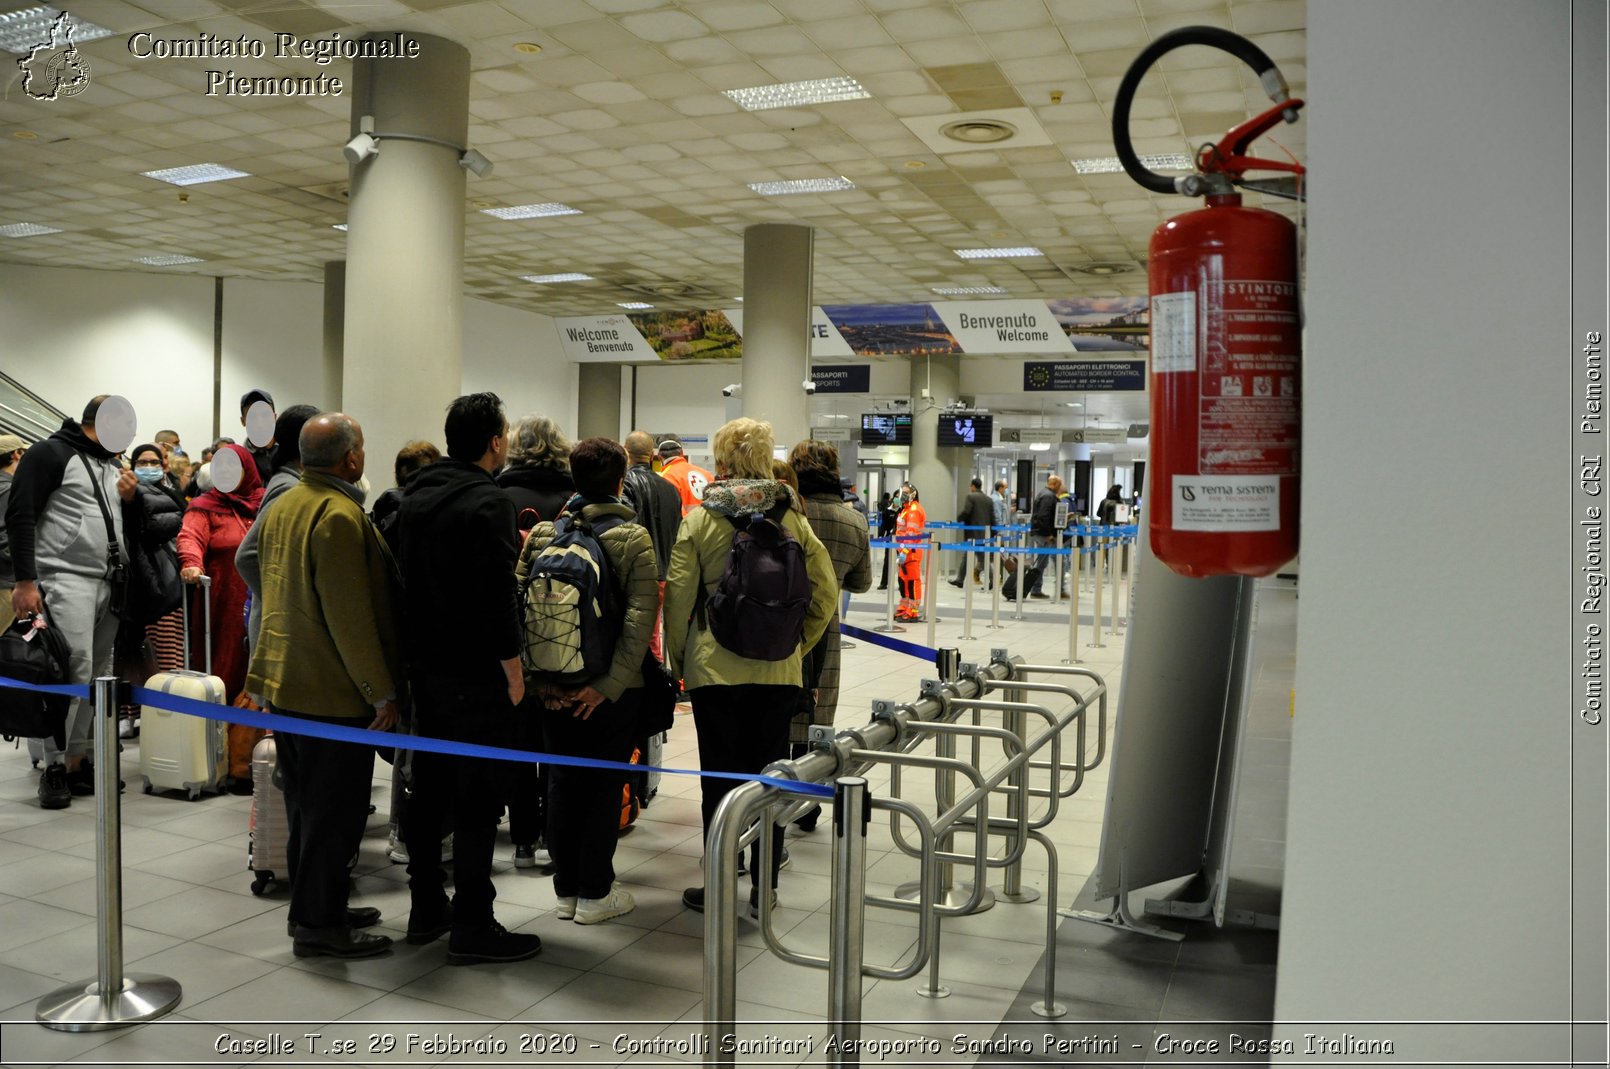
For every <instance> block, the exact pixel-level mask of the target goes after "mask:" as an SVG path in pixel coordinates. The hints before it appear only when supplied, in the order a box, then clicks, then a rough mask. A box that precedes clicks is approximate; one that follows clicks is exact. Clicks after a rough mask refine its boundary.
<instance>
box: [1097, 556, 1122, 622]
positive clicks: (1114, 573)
mask: <svg viewBox="0 0 1610 1069" xmlns="http://www.w3.org/2000/svg"><path fill="white" fill-rule="evenodd" d="M1118 549H1119V546H1118V540H1117V539H1116V538H1112V539H1108V540H1107V550H1106V551H1105V552H1104V554H1103V555H1104V556H1108V557H1109V561H1110V563H1109V564H1108V567H1109V568H1110V569H1111V571H1110V574H1109V576H1108V578H1109V579H1110V580H1111V581H1112V608H1111V609H1110V610H1109V612H1110V613H1111V616H1110V617H1109V626H1108V628H1107V634H1109V635H1116V634H1117V633H1118V570H1119V568H1120V567H1122V565H1121V564H1120V563H1119V559H1118V558H1119V555H1120V554H1119V552H1118ZM1096 626H1097V627H1098V628H1099V627H1100V626H1101V620H1100V619H1097V620H1096Z"/></svg>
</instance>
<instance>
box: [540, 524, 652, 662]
mask: <svg viewBox="0 0 1610 1069" xmlns="http://www.w3.org/2000/svg"><path fill="white" fill-rule="evenodd" d="M627 522H629V521H628V520H626V519H624V518H623V517H620V516H606V517H604V518H603V519H601V520H599V521H598V522H596V523H588V522H586V521H585V520H582V519H580V518H579V517H578V516H575V515H571V514H566V515H564V516H561V517H559V519H558V521H557V522H555V524H554V528H553V541H551V542H549V543H548V544H547V545H546V546H544V547H543V549H542V552H540V553H538V554H537V555H536V556H535V557H534V558H532V560H531V570H530V571H529V572H528V573H527V575H526V582H525V587H524V589H523V590H522V591H521V602H522V606H521V613H520V615H521V617H522V618H523V620H524V621H525V643H524V649H523V651H522V655H521V661H522V663H523V664H524V665H525V669H526V671H527V672H530V673H532V674H533V675H536V676H540V677H542V678H543V679H545V680H549V681H551V682H555V683H585V682H586V681H588V680H589V679H596V678H597V677H599V676H601V675H603V674H604V673H605V672H608V671H609V666H610V662H611V661H613V660H614V658H615V643H616V640H617V639H619V637H620V628H621V614H620V612H619V611H618V610H617V608H616V606H617V604H618V601H619V599H618V598H617V596H616V593H615V577H614V576H613V575H612V574H611V571H610V566H609V554H608V553H606V552H605V551H604V546H603V543H601V542H600V541H599V538H600V537H601V536H602V535H603V533H604V532H605V531H608V530H610V529H611V528H613V527H618V526H620V525H621V524H623V523H627Z"/></svg>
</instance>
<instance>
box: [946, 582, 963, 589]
mask: <svg viewBox="0 0 1610 1069" xmlns="http://www.w3.org/2000/svg"><path fill="white" fill-rule="evenodd" d="M947 581H948V582H949V583H950V585H951V586H953V587H955V588H956V589H957V590H960V589H961V588H962V584H961V580H959V579H950V580H947Z"/></svg>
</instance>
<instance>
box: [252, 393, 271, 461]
mask: <svg viewBox="0 0 1610 1069" xmlns="http://www.w3.org/2000/svg"><path fill="white" fill-rule="evenodd" d="M246 440H247V441H248V442H250V443H252V444H253V445H255V446H256V447H257V448H259V449H263V448H266V447H267V446H268V443H270V442H272V441H273V440H274V410H273V409H272V408H271V407H269V404H268V402H267V401H253V402H252V403H251V405H250V406H249V407H248V408H247V409H246Z"/></svg>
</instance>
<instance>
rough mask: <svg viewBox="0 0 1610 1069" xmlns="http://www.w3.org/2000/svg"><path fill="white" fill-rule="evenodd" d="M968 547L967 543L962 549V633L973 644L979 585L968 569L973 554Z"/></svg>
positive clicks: (963, 544) (964, 543)
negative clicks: (974, 592)
mask: <svg viewBox="0 0 1610 1069" xmlns="http://www.w3.org/2000/svg"><path fill="white" fill-rule="evenodd" d="M967 545H968V543H966V542H963V543H962V546H963V549H962V633H961V637H962V638H964V639H966V640H968V641H969V642H971V641H972V639H973V587H974V586H976V585H977V584H976V583H974V582H973V576H972V573H971V571H969V570H968V568H967V554H968V553H970V552H971V550H970V549H968V548H966V547H967Z"/></svg>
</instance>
